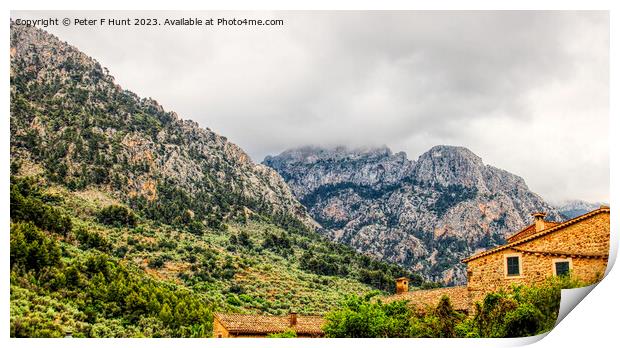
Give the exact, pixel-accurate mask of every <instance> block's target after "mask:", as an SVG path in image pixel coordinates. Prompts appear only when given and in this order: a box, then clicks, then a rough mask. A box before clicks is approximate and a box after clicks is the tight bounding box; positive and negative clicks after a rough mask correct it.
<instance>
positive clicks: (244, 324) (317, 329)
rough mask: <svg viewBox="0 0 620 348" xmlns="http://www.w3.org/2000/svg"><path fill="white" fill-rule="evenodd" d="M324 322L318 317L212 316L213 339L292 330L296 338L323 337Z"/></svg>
mask: <svg viewBox="0 0 620 348" xmlns="http://www.w3.org/2000/svg"><path fill="white" fill-rule="evenodd" d="M324 324H325V320H324V319H323V318H322V317H320V316H310V315H297V313H290V314H289V315H288V316H272V315H256V314H224V313H216V314H215V315H214V316H213V337H218V338H228V337H266V336H268V335H270V334H278V333H283V332H286V331H288V330H293V331H295V333H296V334H297V337H306V338H308V337H323V335H324V333H323V329H322V327H323V325H324Z"/></svg>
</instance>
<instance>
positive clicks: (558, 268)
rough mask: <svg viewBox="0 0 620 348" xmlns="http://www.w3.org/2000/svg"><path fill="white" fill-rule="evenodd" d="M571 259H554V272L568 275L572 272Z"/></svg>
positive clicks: (558, 274)
mask: <svg viewBox="0 0 620 348" xmlns="http://www.w3.org/2000/svg"><path fill="white" fill-rule="evenodd" d="M571 268H572V267H571V260H570V259H565V260H561V259H560V260H554V261H553V272H554V273H555V275H556V276H559V277H560V276H565V275H568V274H569V273H570V270H571Z"/></svg>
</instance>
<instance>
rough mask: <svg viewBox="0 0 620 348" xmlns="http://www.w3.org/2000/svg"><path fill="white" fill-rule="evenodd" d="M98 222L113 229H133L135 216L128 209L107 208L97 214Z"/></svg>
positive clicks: (118, 207) (122, 207) (119, 207)
mask: <svg viewBox="0 0 620 348" xmlns="http://www.w3.org/2000/svg"><path fill="white" fill-rule="evenodd" d="M97 219H98V220H99V222H101V223H102V224H105V225H110V226H115V227H122V226H126V227H135V226H136V216H135V214H134V213H133V212H132V211H131V210H129V209H128V208H126V207H124V206H121V205H110V206H107V207H105V208H103V209H101V211H99V213H98V214H97Z"/></svg>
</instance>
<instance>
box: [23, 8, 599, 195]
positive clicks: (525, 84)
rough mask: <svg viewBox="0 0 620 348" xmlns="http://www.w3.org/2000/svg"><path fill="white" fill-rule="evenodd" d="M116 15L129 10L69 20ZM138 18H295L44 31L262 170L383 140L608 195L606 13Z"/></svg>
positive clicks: (548, 184) (540, 183) (545, 189)
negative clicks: (314, 147)
mask: <svg viewBox="0 0 620 348" xmlns="http://www.w3.org/2000/svg"><path fill="white" fill-rule="evenodd" d="M46 14H48V13H46ZM41 15H42V13H32V12H30V13H25V12H13V13H12V16H13V17H16V16H20V17H37V16H41ZM56 15H59V13H56ZM63 15H64V14H63ZM106 15H116V16H126V15H127V14H125V13H107V14H106V13H92V12H91V13H76V12H73V13H71V16H75V17H77V16H88V17H96V18H97V17H105V16H106ZM129 15H130V16H132V15H141V16H143V17H147V16H157V17H159V18H169V17H179V16H183V15H184V16H192V17H193V16H200V17H209V16H211V17H219V16H227V17H232V16H235V17H238V18H240V17H248V18H268V17H271V18H283V19H284V20H285V21H286V25H285V26H284V27H270V28H267V27H260V28H259V27H254V28H250V27H243V28H240V27H236V28H230V27H229V28H221V27H220V28H211V29H205V28H164V27H157V28H124V29H119V28H116V29H110V28H105V27H103V28H102V27H96V28H76V27H51V28H48V30H49V31H50V32H52V33H55V34H57V35H58V36H59V37H61V38H62V39H64V40H67V41H68V42H69V43H71V44H74V45H76V46H77V47H78V48H80V49H82V50H83V51H85V52H86V53H88V54H89V55H92V56H93V57H95V58H96V59H97V60H99V61H100V62H101V63H102V64H103V65H104V66H107V67H108V68H109V69H110V71H111V73H112V74H113V75H115V76H116V78H117V81H118V82H119V83H120V84H121V85H122V86H123V87H125V88H127V89H130V90H133V91H135V92H136V93H138V94H139V95H141V96H148V97H153V98H154V99H157V100H158V101H160V102H161V103H162V104H163V105H164V107H165V108H167V109H170V110H175V111H177V112H178V113H179V114H180V115H181V117H183V118H190V119H193V120H196V121H198V122H199V123H200V124H201V125H202V126H205V127H210V128H212V129H214V130H216V131H218V132H220V133H222V134H223V135H226V136H227V137H228V138H229V139H231V140H232V141H234V142H235V143H237V144H239V145H240V146H242V147H243V148H244V149H245V150H246V151H248V153H249V154H250V155H251V156H252V157H253V158H254V159H255V160H256V161H258V162H260V161H261V160H262V158H263V157H264V156H265V155H267V154H275V153H278V152H280V151H283V150H284V149H286V148H289V147H295V146H301V145H306V144H318V145H336V144H348V145H352V146H361V145H381V144H387V145H388V146H390V147H391V148H392V150H394V151H401V150H404V151H406V152H407V153H408V155H409V157H411V158H415V157H417V156H418V155H419V154H421V153H422V152H424V151H425V150H427V149H428V148H430V147H431V146H433V145H436V144H453V145H461V146H466V147H469V148H470V149H472V151H474V152H476V153H477V154H478V155H479V156H481V157H482V158H483V159H484V160H485V162H486V163H489V164H492V165H496V166H498V167H502V168H504V169H507V170H510V171H512V172H514V173H516V174H518V175H521V176H523V177H524V178H525V179H526V181H527V182H528V184H529V185H530V187H531V188H532V189H534V190H535V191H536V192H539V193H540V194H542V195H543V197H545V198H547V199H550V200H561V199H567V198H581V199H589V200H608V199H609V160H608V152H609V149H608V145H607V140H608V139H607V128H608V125H609V120H608V112H609V110H608V105H607V104H608V97H609V80H608V76H609V58H608V54H609V51H608V50H609V34H608V30H609V19H608V13H606V12H532V11H509V12H494V11H486V12H454V11H451V12H448V11H446V12H390V11H384V12H275V13H273V12H272V13H265V12H263V13H256V12H254V13H253V12H241V13H211V12H202V13H198V12H196V13H179V12H176V13H144V12H142V13H130V14H129ZM576 130H579V132H578V134H577V132H576ZM570 135H572V136H570ZM593 154H596V155H593ZM599 154H601V155H599ZM550 163H552V165H549V164H550ZM533 168H535V170H534V169H533ZM584 183H586V184H584Z"/></svg>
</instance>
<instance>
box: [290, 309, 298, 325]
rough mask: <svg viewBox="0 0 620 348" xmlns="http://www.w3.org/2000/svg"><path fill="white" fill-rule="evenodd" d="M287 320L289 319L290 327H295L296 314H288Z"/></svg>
mask: <svg viewBox="0 0 620 348" xmlns="http://www.w3.org/2000/svg"><path fill="white" fill-rule="evenodd" d="M288 319H289V324H290V325H291V326H295V325H297V313H296V312H290V313H289V315H288Z"/></svg>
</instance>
